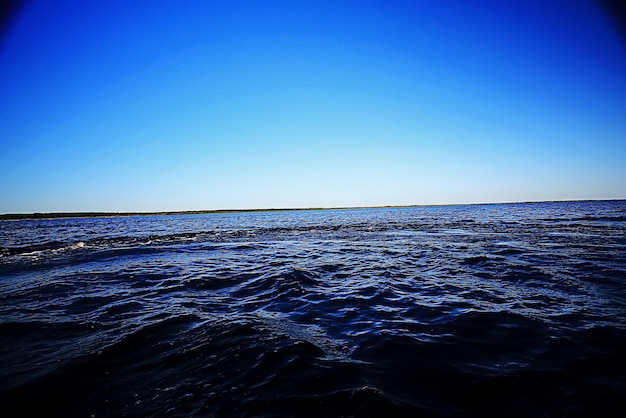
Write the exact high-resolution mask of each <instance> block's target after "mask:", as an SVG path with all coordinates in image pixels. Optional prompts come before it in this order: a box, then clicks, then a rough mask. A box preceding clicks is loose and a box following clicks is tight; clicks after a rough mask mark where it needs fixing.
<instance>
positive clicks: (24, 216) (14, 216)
mask: <svg viewBox="0 0 626 418" xmlns="http://www.w3.org/2000/svg"><path fill="white" fill-rule="evenodd" d="M610 200H616V201H620V200H624V199H598V200H589V199H588V200H555V201H530V202H499V203H450V204H433V205H387V206H352V207H328V208H322V207H320V208H268V209H210V210H184V211H161V212H35V213H5V214H0V221H16V220H39V219H62V218H117V217H129V216H169V215H208V214H225V213H254V212H290V211H313V210H350V209H384V208H389V209H393V208H397V209H402V208H418V207H436V206H468V205H503V204H528V203H550V202H553V203H559V202H561V203H562V202H593V201H610Z"/></svg>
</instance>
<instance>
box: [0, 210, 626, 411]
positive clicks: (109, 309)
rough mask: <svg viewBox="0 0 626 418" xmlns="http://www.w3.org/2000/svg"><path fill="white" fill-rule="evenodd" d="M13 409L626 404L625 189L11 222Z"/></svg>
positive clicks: (7, 311) (4, 386)
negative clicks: (527, 200) (521, 198)
mask: <svg viewBox="0 0 626 418" xmlns="http://www.w3.org/2000/svg"><path fill="white" fill-rule="evenodd" d="M0 408H2V411H3V413H2V415H3V416H25V415H27V414H29V413H34V412H35V411H39V410H43V411H45V415H46V416H62V417H71V416H76V417H88V416H132V417H136V416H185V417H187V416H330V417H334V416H357V417H360V416H381V415H386V416H485V415H499V416H524V417H527V416H545V417H552V416H568V417H569V416H590V415H594V416H616V417H617V416H619V417H621V416H624V414H625V413H626V201H610V202H569V203H539V204H509V205H476V206H451V207H424V208H410V209H360V210H340V211H296V212H274V213H245V214H244V213H239V214H223V215H216V214H213V215H185V216H155V217H128V218H101V219H97V218H93V219H56V220H37V221H29V220H23V221H5V222H0Z"/></svg>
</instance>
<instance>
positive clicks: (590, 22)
mask: <svg viewBox="0 0 626 418" xmlns="http://www.w3.org/2000/svg"><path fill="white" fill-rule="evenodd" d="M624 42H625V40H624V38H623V37H622V36H621V34H620V31H619V28H618V27H617V26H615V25H614V21H613V20H612V19H610V16H608V15H607V13H606V11H605V9H603V8H601V7H600V6H599V5H598V4H597V3H596V2H593V1H585V0H578V1H577V0H572V1H564V0H547V1H541V2H532V1H531V2H529V1H518V0H511V1H496V0H477V1H461V0H458V1H452V0H441V1H393V0H391V1H368V0H364V1H324V0H312V1H104V2H95V1H94V2H91V1H89V2H85V1H78V0H76V1H67V0H58V1H32V2H27V3H25V5H24V6H23V7H21V8H19V9H17V11H16V12H15V13H14V14H13V15H12V17H11V19H10V20H9V22H8V25H7V26H6V28H4V30H3V31H2V38H1V39H0V213H13V212H58V211H164V210H200V209H227V208H232V209H238V208H280V207H345V206H378V205H411V204H447V203H478V202H507V201H537V200H570V199H572V200H573V199H620V198H626V45H625V44H624Z"/></svg>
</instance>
